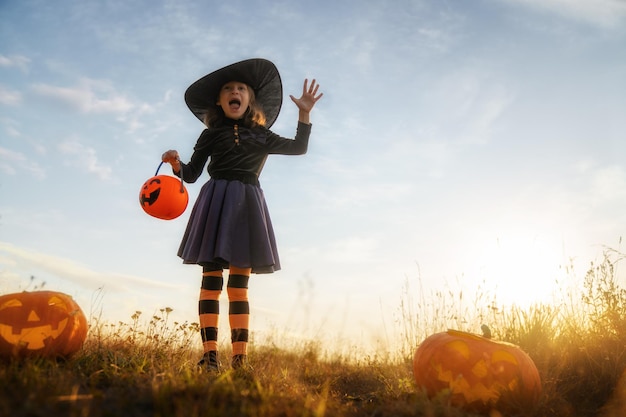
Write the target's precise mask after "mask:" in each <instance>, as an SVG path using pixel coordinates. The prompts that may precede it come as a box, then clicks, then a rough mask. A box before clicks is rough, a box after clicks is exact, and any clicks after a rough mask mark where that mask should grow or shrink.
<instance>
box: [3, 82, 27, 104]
mask: <svg viewBox="0 0 626 417" xmlns="http://www.w3.org/2000/svg"><path fill="white" fill-rule="evenodd" d="M21 101H22V95H21V94H20V92H19V91H15V90H9V89H8V88H6V87H4V86H3V85H0V103H1V104H6V105H7V106H15V105H17V104H20V103H21Z"/></svg>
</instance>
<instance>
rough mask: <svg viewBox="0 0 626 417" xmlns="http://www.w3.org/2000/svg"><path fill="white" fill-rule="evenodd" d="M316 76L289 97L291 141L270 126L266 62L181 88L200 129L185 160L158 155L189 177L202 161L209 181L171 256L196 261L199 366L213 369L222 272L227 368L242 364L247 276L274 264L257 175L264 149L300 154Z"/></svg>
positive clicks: (276, 84)
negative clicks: (294, 120) (294, 122)
mask: <svg viewBox="0 0 626 417" xmlns="http://www.w3.org/2000/svg"><path fill="white" fill-rule="evenodd" d="M318 88H319V85H318V84H316V82H315V80H313V81H311V84H310V86H309V83H308V80H304V86H303V89H302V96H301V97H300V98H295V97H294V96H290V98H291V100H292V101H293V102H294V103H295V104H296V106H297V107H298V109H299V117H298V127H297V131H296V136H295V139H287V138H283V137H280V136H278V135H277V134H275V133H273V132H272V131H270V130H269V128H270V127H271V125H272V124H273V123H274V121H275V120H276V118H277V117H278V113H279V111H280V107H281V105H282V96H283V92H282V83H281V80H280V75H279V73H278V70H277V69H276V67H275V66H274V64H272V63H271V62H270V61H267V60H264V59H249V60H246V61H241V62H237V63H235V64H232V65H229V66H227V67H224V68H222V69H219V70H217V71H214V72H212V73H210V74H208V75H206V76H205V77H203V78H201V79H199V80H198V81H196V82H195V83H193V84H192V85H191V86H190V87H189V88H188V89H187V91H186V93H185V101H186V103H187V106H188V107H189V109H190V110H191V111H192V112H193V113H194V114H195V115H196V117H198V118H199V119H200V120H201V121H202V122H203V123H204V124H205V125H206V126H207V128H206V129H205V130H204V131H203V132H202V133H201V134H200V137H199V138H198V141H197V142H196V145H195V146H194V152H193V155H192V156H191V160H190V162H189V163H187V164H184V163H182V162H181V161H180V159H179V155H178V152H177V151H175V150H169V151H167V152H165V153H164V154H163V156H162V160H163V161H164V162H168V163H170V164H171V165H172V170H173V172H174V174H176V175H178V176H180V177H182V179H183V180H184V181H186V182H189V183H192V182H195V181H196V180H197V179H198V177H199V176H200V175H201V173H202V171H203V169H204V166H205V164H206V162H207V160H208V159H209V157H210V161H209V164H208V168H207V170H208V173H209V175H210V177H211V178H210V179H209V181H208V182H207V183H206V184H204V186H203V187H202V189H201V190H200V193H199V195H198V198H197V201H196V203H195V205H194V207H193V210H192V212H191V215H190V218H189V223H188V225H187V229H186V231H185V233H184V235H183V239H182V243H181V245H180V248H179V251H178V256H180V257H181V258H182V259H183V262H184V263H187V264H198V265H201V266H202V286H201V290H200V302H199V306H198V310H199V314H200V328H201V337H202V344H203V350H204V355H203V357H202V360H201V361H200V363H199V365H200V366H202V367H204V368H206V369H208V370H211V371H218V370H219V362H218V359H217V327H218V317H219V297H220V295H221V292H222V288H223V283H224V277H223V270H224V269H228V270H229V273H228V281H227V285H226V291H227V294H228V299H229V316H228V317H229V323H230V328H231V341H232V349H233V357H232V362H231V363H232V367H233V368H240V367H242V366H245V365H247V356H246V355H247V344H248V325H249V318H250V308H249V304H248V279H249V277H250V274H251V273H252V272H254V273H272V272H274V271H277V270H279V269H280V261H279V259H278V251H277V248H276V241H275V238H274V231H273V228H272V222H271V220H270V216H269V213H268V210H267V206H266V203H265V198H264V196H263V190H262V189H261V187H260V185H259V175H260V173H261V170H262V169H263V165H264V163H265V160H266V158H267V155H268V154H284V155H302V154H304V153H306V151H307V147H308V141H309V134H310V131H311V124H310V120H309V113H310V112H311V110H312V109H313V107H314V106H315V103H317V101H318V100H319V99H320V98H321V97H322V94H321V93H320V94H318Z"/></svg>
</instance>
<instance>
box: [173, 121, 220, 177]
mask: <svg viewBox="0 0 626 417" xmlns="http://www.w3.org/2000/svg"><path fill="white" fill-rule="evenodd" d="M210 136H211V135H210V134H209V129H205V130H204V131H203V132H202V133H201V134H200V137H199V138H198V141H197V142H196V145H195V146H194V148H193V154H192V155H191V160H190V161H189V162H188V163H186V164H185V163H183V162H182V161H181V163H180V171H178V172H177V173H175V175H177V176H178V177H180V176H181V175H182V178H183V180H184V181H185V182H187V183H194V182H196V180H197V179H198V178H199V177H200V175H202V171H203V170H204V166H205V165H206V161H207V160H208V159H209V156H210V155H211V140H210Z"/></svg>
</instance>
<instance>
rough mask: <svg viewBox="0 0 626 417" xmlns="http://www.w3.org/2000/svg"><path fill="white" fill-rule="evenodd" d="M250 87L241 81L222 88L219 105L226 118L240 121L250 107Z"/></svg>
mask: <svg viewBox="0 0 626 417" xmlns="http://www.w3.org/2000/svg"><path fill="white" fill-rule="evenodd" d="M248 88H249V87H248V85H247V84H245V83H242V82H239V81H231V82H228V83H226V84H224V85H223V86H222V88H221V89H220V94H219V97H218V100H217V105H218V106H220V107H221V108H222V110H224V114H225V115H226V117H228V118H230V119H234V120H239V119H241V118H242V117H243V115H244V114H245V113H246V111H247V110H248V106H249V105H250V91H249V90H248Z"/></svg>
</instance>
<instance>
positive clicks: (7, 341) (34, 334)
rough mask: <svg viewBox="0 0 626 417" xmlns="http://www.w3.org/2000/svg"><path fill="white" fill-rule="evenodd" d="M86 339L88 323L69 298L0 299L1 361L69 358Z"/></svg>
mask: <svg viewBox="0 0 626 417" xmlns="http://www.w3.org/2000/svg"><path fill="white" fill-rule="evenodd" d="M86 337H87V319H86V318H85V315H84V314H83V311H82V310H81V309H80V307H79V306H78V304H76V302H75V301H74V300H73V299H72V297H70V296H69V295H66V294H63V293H60V292H55V291H35V292H21V293H15V294H5V295H2V296H0V356H1V357H5V358H8V357H25V356H44V357H69V356H71V355H72V354H74V353H76V352H77V351H78V350H80V348H81V347H82V345H83V342H84V341H85V338H86Z"/></svg>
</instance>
